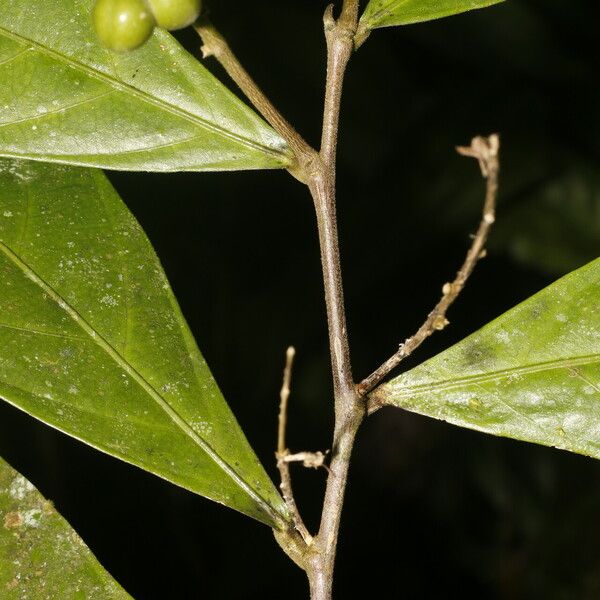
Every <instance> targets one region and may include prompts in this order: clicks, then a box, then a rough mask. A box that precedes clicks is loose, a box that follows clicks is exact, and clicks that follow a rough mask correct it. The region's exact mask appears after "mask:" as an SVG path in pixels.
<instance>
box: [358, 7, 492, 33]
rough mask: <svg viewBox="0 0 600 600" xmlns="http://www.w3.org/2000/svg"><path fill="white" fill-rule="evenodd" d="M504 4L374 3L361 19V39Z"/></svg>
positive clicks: (359, 31) (359, 28) (359, 30)
mask: <svg viewBox="0 0 600 600" xmlns="http://www.w3.org/2000/svg"><path fill="white" fill-rule="evenodd" d="M502 1H503V0H371V1H370V2H369V4H367V8H366V9H365V12H364V13H363V15H362V17H361V18H360V23H359V27H358V33H357V37H358V38H360V37H366V35H368V32H369V31H371V30H372V29H376V28H377V27H390V26H392V25H410V24H411V23H420V22H422V21H432V20H433V19H441V18H442V17H448V16H450V15H456V14H459V13H462V12H467V11H469V10H474V9H477V8H485V7H486V6H492V5H493V4H498V3H499V2H502Z"/></svg>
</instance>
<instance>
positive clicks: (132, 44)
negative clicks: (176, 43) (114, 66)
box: [93, 0, 155, 52]
mask: <svg viewBox="0 0 600 600" xmlns="http://www.w3.org/2000/svg"><path fill="white" fill-rule="evenodd" d="M93 18H94V28H95V29H96V34H97V36H98V38H100V41H101V42H102V43H103V44H104V45H105V46H106V47H107V48H110V49H111V50H117V51H118V52H127V51H128V50H133V49H134V48H137V47H138V46H141V45H142V44H143V43H144V42H145V41H146V40H147V39H148V38H149V37H150V34H151V33H152V30H153V29H154V25H155V22H154V17H153V16H152V13H151V12H150V9H149V8H148V5H147V4H146V1H145V0H97V2H96V5H95V6H94V12H93Z"/></svg>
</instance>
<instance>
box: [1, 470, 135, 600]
mask: <svg viewBox="0 0 600 600" xmlns="http://www.w3.org/2000/svg"><path fill="white" fill-rule="evenodd" d="M0 597H2V598H4V600H22V599H23V598H26V599H27V600H38V599H39V600H46V599H47V598H57V599H58V598H65V599H66V598H69V599H73V600H121V599H122V600H125V599H126V598H131V596H129V594H127V593H126V592H125V591H123V589H122V588H121V587H120V586H119V584H118V583H117V582H116V581H115V580H114V579H112V577H111V576H110V575H109V574H108V573H107V572H106V571H105V570H104V568H103V567H102V566H101V565H100V564H99V563H98V561H97V560H96V558H95V557H94V555H93V554H92V553H91V552H90V550H89V548H88V547H87V546H86V545H85V544H84V543H83V541H82V540H81V538H80V537H79V536H78V535H77V534H76V533H75V531H73V529H72V528H71V527H70V525H69V524H68V523H67V522H66V521H65V520H64V519H63V518H62V517H61V516H60V515H59V514H58V513H57V512H56V510H55V508H54V507H53V506H52V503H51V502H49V501H48V500H46V499H45V498H44V497H43V496H42V495H41V494H40V493H39V492H38V491H37V490H36V489H35V487H34V486H33V485H32V484H31V483H30V482H29V481H28V480H27V479H25V477H23V476H22V475H20V474H19V473H17V471H15V470H14V469H12V468H11V467H10V466H9V465H8V464H7V463H6V462H4V461H3V460H2V459H1V458H0Z"/></svg>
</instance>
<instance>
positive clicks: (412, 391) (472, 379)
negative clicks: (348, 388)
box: [377, 354, 600, 403]
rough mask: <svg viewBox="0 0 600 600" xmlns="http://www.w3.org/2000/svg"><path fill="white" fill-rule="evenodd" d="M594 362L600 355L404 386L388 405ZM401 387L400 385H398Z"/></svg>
mask: <svg viewBox="0 0 600 600" xmlns="http://www.w3.org/2000/svg"><path fill="white" fill-rule="evenodd" d="M595 362H600V354H589V355H586V356H574V357H569V358H562V359H557V360H552V361H547V362H541V363H532V364H529V365H525V366H522V367H514V368H511V369H502V370H498V371H488V372H486V373H480V374H477V375H469V376H466V377H460V378H457V379H445V380H442V381H435V382H433V383H424V384H420V385H413V386H406V387H404V388H403V389H401V390H397V391H396V390H394V391H392V395H393V398H390V400H389V401H388V403H390V402H391V401H392V400H394V399H396V398H410V397H411V396H415V395H419V396H421V395H423V394H425V393H428V392H438V391H446V390H451V389H454V388H459V387H463V386H467V385H476V384H480V383H488V382H490V381H496V380H498V379H507V378H509V377H511V376H517V377H518V376H523V375H530V374H533V373H541V372H544V371H552V370H555V369H561V368H564V369H568V368H570V367H580V366H585V365H589V364H593V363H595ZM396 385H398V384H388V386H385V387H387V388H388V389H390V388H391V389H392V390H393V389H394V388H395V387H396ZM400 385H401V384H400ZM383 393H384V392H383V390H380V391H379V392H377V395H380V394H381V395H382V394H383Z"/></svg>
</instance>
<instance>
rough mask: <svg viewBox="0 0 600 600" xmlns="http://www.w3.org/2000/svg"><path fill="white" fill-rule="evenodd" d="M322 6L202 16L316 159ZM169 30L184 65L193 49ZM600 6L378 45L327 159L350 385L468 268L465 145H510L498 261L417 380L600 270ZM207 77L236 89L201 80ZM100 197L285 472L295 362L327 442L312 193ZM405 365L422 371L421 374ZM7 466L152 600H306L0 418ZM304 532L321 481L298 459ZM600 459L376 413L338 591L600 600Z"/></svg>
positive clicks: (469, 18)
mask: <svg viewBox="0 0 600 600" xmlns="http://www.w3.org/2000/svg"><path fill="white" fill-rule="evenodd" d="M324 7H325V3H323V2H318V1H317V0H280V1H279V2H274V1H273V0H255V1H254V2H238V1H234V0H219V2H217V1H215V2H213V3H212V7H211V8H212V15H213V19H214V21H215V22H216V24H217V25H218V26H219V27H220V28H221V29H222V30H223V31H224V33H225V34H226V35H227V37H228V38H229V40H230V42H231V44H232V45H233V46H234V48H235V49H236V50H237V52H238V54H239V56H241V57H242V58H243V61H244V62H245V64H246V65H247V67H248V68H249V70H250V71H251V72H252V73H253V74H254V75H255V76H256V79H257V80H258V81H259V82H260V83H261V84H262V85H263V87H264V88H265V90H266V91H267V92H268V93H269V95H270V96H271V97H272V99H273V100H274V101H275V103H276V104H277V105H278V106H279V107H280V108H281V109H282V111H283V112H284V113H285V114H286V115H287V116H288V117H289V118H290V120H292V122H293V123H294V124H295V125H296V126H297V127H298V129H299V130H300V131H301V132H302V133H303V134H305V135H306V136H307V138H308V139H309V141H311V142H312V143H314V144H316V143H317V140H318V137H319V130H320V114H321V98H322V88H323V71H324V43H323V38H322V30H321V20H320V19H321V14H322V11H323V9H324ZM180 39H181V40H182V41H183V42H184V43H185V44H186V45H187V46H188V47H189V48H190V49H192V50H194V48H195V47H196V46H197V41H196V40H195V39H194V36H193V34H192V33H189V32H184V33H183V34H182V35H181V36H180ZM598 62H599V61H598V32H597V16H596V6H595V3H593V2H586V1H583V0H577V1H576V0H569V2H564V0H544V1H542V0H539V1H537V0H527V1H526V0H509V1H508V2H506V3H505V4H503V5H500V6H497V7H494V8H491V9H486V10H483V11H478V12H475V13H471V14H467V15H462V16H457V17H452V18H449V19H445V20H441V21H438V22H434V23H429V24H421V25H416V26H411V27H402V28H390V29H384V30H378V31H375V32H374V33H373V35H372V36H371V38H370V39H369V40H368V41H367V43H366V44H365V45H364V46H363V47H362V48H361V49H360V51H359V52H358V53H357V54H356V55H355V57H354V59H353V61H352V63H351V67H350V71H349V73H348V77H347V85H346V94H345V99H344V107H343V118H342V124H341V125H342V134H341V141H340V142H341V147H340V157H339V180H340V182H339V200H338V205H339V212H340V236H341V246H342V253H343V267H344V273H345V277H346V304H347V307H348V321H349V330H350V336H351V343H352V358H353V364H354V370H355V374H356V376H357V378H359V377H362V376H365V375H367V374H368V373H369V372H370V370H372V369H373V368H374V367H376V366H377V365H378V364H379V363H380V362H381V361H382V360H383V359H385V358H386V357H387V356H388V355H389V354H391V353H392V352H393V350H394V348H395V347H396V346H397V344H398V342H399V341H400V340H402V339H404V338H405V337H407V336H408V335H410V334H411V333H412V332H413V331H414V330H415V329H416V327H418V325H419V324H420V323H421V321H422V320H423V319H424V317H425V315H426V314H427V312H428V311H429V310H430V308H431V307H432V306H433V303H434V302H435V301H436V300H437V298H438V296H439V293H440V288H441V285H442V283H443V282H445V281H447V280H448V279H449V278H450V277H452V275H453V273H454V272H455V270H456V268H457V267H458V265H459V264H460V262H461V261H462V259H463V256H464V253H465V250H466V247H467V245H468V241H469V240H468V235H469V233H470V232H472V231H473V230H474V229H475V227H476V224H477V221H478V215H479V211H480V203H481V196H482V191H483V184H482V180H481V177H480V175H479V173H478V169H477V166H476V163H475V162H473V161H470V160H467V159H464V158H460V157H458V156H457V155H456V154H455V153H454V150H453V147H454V145H456V144H463V143H468V141H469V140H470V138H471V137H472V136H473V135H476V134H488V133H490V132H493V131H498V132H500V133H501V134H502V143H503V150H502V170H503V172H502V190H501V197H500V206H499V218H498V222H497V227H496V229H495V231H494V233H493V237H492V241H491V247H490V253H489V256H488V258H486V259H485V260H484V261H483V262H482V263H481V264H480V266H479V267H478V269H477V271H476V273H475V275H474V276H473V278H472V280H471V281H470V283H469V285H468V287H467V289H466V290H465V292H464V293H463V295H462V296H461V298H460V300H459V301H458V302H457V304H456V306H455V307H453V308H452V309H451V312H450V314H449V317H450V320H451V322H452V326H451V327H449V328H448V329H447V330H445V331H444V332H443V333H441V334H438V335H436V336H435V338H433V339H431V340H430V341H429V342H428V343H427V344H426V345H425V346H424V347H423V348H422V349H420V350H419V352H418V353H417V355H416V356H415V357H413V359H412V364H416V362H419V361H421V360H423V359H424V358H427V357H429V356H431V355H433V354H435V353H437V352H439V351H440V350H442V349H444V348H445V347H447V346H449V345H450V344H451V343H453V342H455V341H458V340H459V339H461V338H462V337H464V336H465V335H466V334H468V333H470V332H473V331H474V330H476V329H477V328H479V327H480V326H482V325H483V324H485V323H486V322H488V321H489V320H491V319H492V318H494V317H496V316H498V315H499V314H501V313H502V312H504V311H505V310H507V309H509V308H511V307H512V306H513V305H514V304H516V303H517V302H519V301H521V300H523V299H525V298H527V297H528V296H529V295H531V294H532V293H534V292H536V291H538V290H539V289H541V288H542V287H544V286H545V285H547V284H549V283H550V282H552V281H553V280H554V279H556V278H557V277H558V276H560V275H561V274H564V273H565V272H567V271H569V270H571V269H573V268H576V267H577V266H580V265H582V264H584V263H585V262H587V261H589V260H591V259H593V258H595V257H596V256H597V254H598V251H597V243H598V241H599V240H600V185H599V183H600V177H599V174H600V170H599V167H600V165H599V162H600V155H599V153H600V135H599V134H600V102H599V100H600V93H599V85H598ZM208 65H209V67H210V68H211V69H212V70H213V71H214V72H215V73H216V74H217V76H219V77H221V78H222V79H223V81H227V79H226V78H225V77H224V76H223V73H222V72H221V71H220V70H219V68H218V67H217V66H216V65H215V64H214V63H213V62H209V63H208ZM110 177H111V180H112V181H113V183H114V184H115V186H116V187H117V189H118V190H119V192H120V193H121V194H122V196H123V198H124V199H125V201H126V202H127V204H128V205H129V206H130V208H131V210H132V211H133V212H134V214H135V215H136V216H137V218H138V219H139V220H140V222H141V223H142V225H143V227H144V228H145V229H146V231H147V232H148V235H149V237H150V239H151V240H152V242H153V243H154V245H155V247H156V249H157V252H158V254H159V256H160V257H161V259H162V261H163V264H164V266H165V269H166V271H167V274H168V276H169V278H170V280H171V282H172V284H173V287H174V289H175V292H176V294H177V296H178V298H179V300H180V302H181V305H182V308H183V311H184V313H185V315H186V316H187V318H188V320H189V323H190V325H191V328H192V330H193V332H194V333H195V335H196V336H197V339H198V341H199V345H200V348H201V349H202V351H203V353H204V355H205V357H206V359H207V361H208V363H209V364H210V365H211V367H212V370H213V373H214V375H215V377H216V379H217V381H218V382H219V384H220V385H221V387H222V389H223V392H224V394H225V397H226V398H227V399H228V401H229V403H230V405H231V406H232V408H233V410H234V412H235V414H236V415H237V416H238V419H239V421H240V423H241V424H242V426H243V428H244V430H245V431H246V433H247V435H248V437H249V439H250V441H251V442H252V444H253V445H254V447H255V448H256V450H257V453H258V455H259V456H260V457H261V459H262V461H263V463H264V464H265V465H266V468H267V469H268V471H269V472H270V473H271V475H272V476H273V477H275V469H274V459H273V450H274V447H275V434H276V413H277V403H278V391H279V386H280V379H281V369H282V365H283V360H284V351H285V348H286V347H287V345H288V344H294V345H295V346H296V348H297V351H298V357H297V363H296V369H295V374H294V383H293V395H292V398H291V415H290V418H291V423H290V429H289V444H290V446H291V447H292V448H293V449H295V450H301V449H326V448H328V447H329V444H330V432H331V425H332V414H331V384H330V375H329V359H328V350H327V345H326V326H325V322H324V307H323V292H322V284H321V280H320V265H319V257H318V246H317V238H316V233H315V223H314V216H313V210H312V205H311V201H310V198H309V197H308V194H307V192H306V190H305V189H304V188H303V186H301V185H300V184H298V183H297V182H296V181H294V180H293V179H292V178H291V177H290V176H289V175H288V174H287V173H285V172H249V173H234V174H218V173H215V174H176V175H156V174H134V175H131V174H122V173H114V174H111V175H110ZM407 366H408V364H407ZM0 452H1V454H2V455H3V456H4V457H5V458H7V459H8V460H9V461H10V462H11V463H12V464H13V466H15V467H16V468H17V469H19V470H20V471H22V472H23V473H24V474H25V475H26V476H28V477H29V478H30V479H31V480H32V481H33V482H34V483H35V484H36V485H37V486H38V487H39V488H40V490H41V491H42V492H43V493H44V494H45V495H46V496H47V497H49V498H51V499H52V500H53V501H54V502H55V503H56V506H57V507H58V509H59V510H60V511H61V512H62V514H63V515H64V516H65V517H66V518H67V519H68V520H69V521H70V522H71V523H72V524H73V526H74V527H75V528H76V530H77V531H78V532H79V533H80V534H81V535H82V537H83V538H84V540H85V541H86V542H87V543H88V544H89V545H90V547H91V548H92V550H93V551H94V552H95V554H96V555H97V556H98V558H99V559H100V561H101V562H102V563H103V564H104V565H105V566H106V567H107V569H108V570H109V571H110V572H111V573H113V575H114V576H115V577H116V578H117V579H118V580H119V581H120V582H121V583H122V584H123V585H124V587H125V588H126V589H127V590H128V591H129V592H130V593H131V594H133V595H134V596H135V597H136V598H138V599H139V600H144V599H159V598H160V599H162V598H169V599H171V598H177V599H179V598H181V599H187V598H190V599H192V598H193V599H196V598H198V599H199V598H202V599H204V598H207V599H208V598H211V599H212V598H215V599H232V600H234V599H248V600H251V599H259V598H260V599H270V598H286V599H288V600H294V599H304V598H306V597H307V589H306V585H305V581H304V576H303V574H302V573H301V571H300V570H299V569H297V568H296V567H295V566H294V565H293V564H292V563H291V562H290V561H289V560H288V559H287V558H286V557H285V556H284V555H283V554H282V553H281V552H280V551H279V549H278V547H277V546H276V544H275V542H274V540H273V538H272V535H271V532H270V530H269V529H267V528H266V527H264V526H262V525H260V524H258V523H255V522H253V521H251V520H249V519H247V518H245V517H243V516H241V515H239V514H237V513H235V512H233V511H231V510H228V509H225V508H223V507H221V506H218V505H216V504H213V503H211V502H209V501H207V500H204V499H202V498H199V497H197V496H195V495H193V494H191V493H188V492H186V491H184V490H181V489H179V488H176V487H175V486H173V485H171V484H168V483H165V482H163V481H162V480H160V479H158V478H156V477H153V476H152V475H149V474H146V473H144V472H142V471H141V470H138V469H136V468H134V467H131V466H128V465H125V464H123V463H120V462H118V461H116V460H114V459H111V458H108V457H106V456H104V455H101V454H99V453H97V452H96V451H94V450H92V449H90V448H88V447H86V446H84V445H82V444H80V443H78V442H76V441H73V440H70V439H69V438H67V437H66V436H63V435H62V434H59V433H56V432H54V431H52V430H50V429H48V428H46V427H44V426H42V425H40V424H38V423H37V422H35V421H33V420H32V419H30V418H29V417H27V416H25V415H24V414H22V413H20V412H18V411H16V410H14V409H12V408H10V407H8V406H5V405H2V406H0ZM294 476H295V487H296V489H297V495H298V499H299V502H300V504H301V506H302V509H303V511H304V512H305V515H306V519H307V521H308V522H309V523H310V525H311V526H312V527H313V528H314V526H315V524H316V519H317V517H318V514H319V510H320V501H321V494H322V488H323V482H324V476H325V474H324V472H315V471H306V470H303V469H301V468H300V467H297V468H294ZM599 514H600V463H598V462H597V461H594V460H592V459H590V458H585V457H581V456H576V455H570V454H568V453H566V452H560V451H557V450H553V449H549V448H542V447H535V446H533V445H528V444H524V443H520V442H514V441H511V440H506V439H494V438H492V437H490V436H486V435H482V434H478V433H473V432H470V431H463V430H460V429H458V428H455V427H453V426H450V425H447V424H444V423H440V422H436V421H433V420H430V419H426V418H422V417H418V416H415V415H411V414H408V413H404V412H402V411H400V410H391V409H386V410H382V411H380V412H379V413H377V414H376V415H375V416H374V417H372V418H371V419H369V420H368V422H367V423H366V425H365V426H364V428H363V429H362V430H361V432H360V434H359V438H358V442H357V446H356V452H355V459H354V461H353V465H352V469H351V474H350V483H349V488H348V495H347V503H346V506H345V509H344V518H343V523H342V531H341V539H340V546H339V554H338V556H339V560H338V564H337V571H336V597H337V598H350V597H361V596H363V595H364V596H365V597H369V598H386V599H387V598H398V599H400V598H402V599H412V598H420V599H430V598H431V599H438V598H458V597H470V596H473V597H477V598H492V599H494V598H498V599H503V600H504V599H506V600H509V599H521V598H523V599H528V600H536V599H545V600H553V599H560V600H563V599H564V600H579V599H581V600H584V599H596V598H599V597H600V542H599V540H600V519H599V518H598V515H599Z"/></svg>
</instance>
